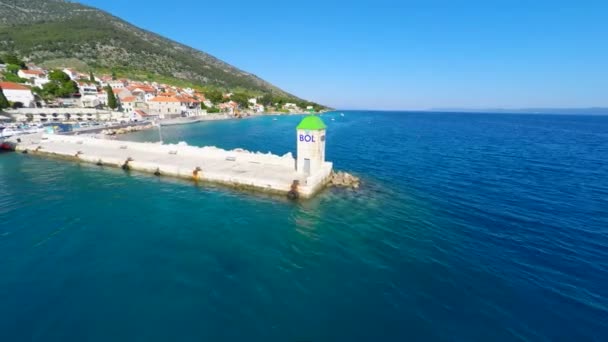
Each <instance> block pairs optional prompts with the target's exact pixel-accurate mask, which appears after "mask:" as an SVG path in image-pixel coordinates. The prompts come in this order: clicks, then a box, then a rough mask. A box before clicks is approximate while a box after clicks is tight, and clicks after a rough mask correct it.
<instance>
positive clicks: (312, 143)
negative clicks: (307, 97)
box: [296, 115, 327, 175]
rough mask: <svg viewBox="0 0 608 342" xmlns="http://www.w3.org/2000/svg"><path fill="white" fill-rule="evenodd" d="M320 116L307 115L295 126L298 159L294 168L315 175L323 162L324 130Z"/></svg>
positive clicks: (299, 171)
mask: <svg viewBox="0 0 608 342" xmlns="http://www.w3.org/2000/svg"><path fill="white" fill-rule="evenodd" d="M326 128H327V126H325V123H324V122H323V120H321V118H320V117H318V116H316V115H309V116H307V117H305V118H304V119H302V121H301V122H300V124H299V125H298V127H297V128H296V132H297V134H296V140H297V143H298V156H297V157H298V160H297V164H296V170H297V172H298V173H301V174H305V175H315V174H317V173H318V172H319V171H321V170H322V169H323V166H324V164H325V130H326Z"/></svg>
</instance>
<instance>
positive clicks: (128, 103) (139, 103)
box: [119, 96, 148, 114]
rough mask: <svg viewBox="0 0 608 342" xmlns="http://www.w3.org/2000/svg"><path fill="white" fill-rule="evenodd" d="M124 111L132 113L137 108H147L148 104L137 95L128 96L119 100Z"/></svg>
mask: <svg viewBox="0 0 608 342" xmlns="http://www.w3.org/2000/svg"><path fill="white" fill-rule="evenodd" d="M119 102H120V106H121V107H122V110H123V112H125V113H128V114H129V113H132V112H134V111H135V110H147V109H148V105H147V104H146V103H145V102H144V101H143V100H142V99H140V98H138V97H136V96H127V97H124V98H122V99H120V100H119Z"/></svg>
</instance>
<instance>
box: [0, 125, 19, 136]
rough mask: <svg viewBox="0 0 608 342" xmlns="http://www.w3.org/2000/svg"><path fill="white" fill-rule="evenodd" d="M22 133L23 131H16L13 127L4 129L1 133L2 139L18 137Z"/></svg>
mask: <svg viewBox="0 0 608 342" xmlns="http://www.w3.org/2000/svg"><path fill="white" fill-rule="evenodd" d="M21 133H22V132H21V130H17V129H14V128H12V127H4V129H2V130H1V131H0V138H9V137H12V136H13V135H18V134H21Z"/></svg>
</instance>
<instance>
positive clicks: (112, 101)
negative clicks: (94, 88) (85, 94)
mask: <svg viewBox="0 0 608 342" xmlns="http://www.w3.org/2000/svg"><path fill="white" fill-rule="evenodd" d="M106 93H107V94H108V107H110V108H112V109H116V108H117V107H118V102H116V96H114V91H112V87H110V85H107V86H106Z"/></svg>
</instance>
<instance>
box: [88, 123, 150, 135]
mask: <svg viewBox="0 0 608 342" xmlns="http://www.w3.org/2000/svg"><path fill="white" fill-rule="evenodd" d="M151 128H154V125H152V124H148V125H139V126H127V127H121V128H108V129H104V130H102V131H101V132H100V133H101V134H103V135H121V134H127V133H133V132H138V131H143V130H146V129H151Z"/></svg>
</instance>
